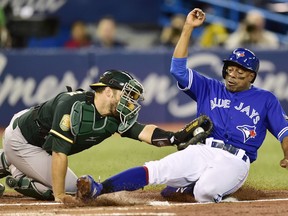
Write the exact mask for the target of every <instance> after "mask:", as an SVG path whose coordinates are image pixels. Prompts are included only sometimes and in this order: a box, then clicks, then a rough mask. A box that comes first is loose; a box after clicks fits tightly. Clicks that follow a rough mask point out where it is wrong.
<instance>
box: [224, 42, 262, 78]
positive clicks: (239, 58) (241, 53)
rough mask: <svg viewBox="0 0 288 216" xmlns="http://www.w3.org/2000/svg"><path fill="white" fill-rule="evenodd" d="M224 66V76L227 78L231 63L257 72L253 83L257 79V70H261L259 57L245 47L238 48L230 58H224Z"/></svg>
mask: <svg viewBox="0 0 288 216" xmlns="http://www.w3.org/2000/svg"><path fill="white" fill-rule="evenodd" d="M223 62H224V66H223V70H222V76H223V78H224V79H225V76H226V69H227V67H228V66H229V65H236V66H240V67H242V68H243V69H244V70H249V71H251V72H253V73H255V77H254V79H253V80H252V83H253V82H254V81H255V79H256V76H257V72H258V70H259V59H258V58H257V57H256V56H255V54H254V53H253V52H252V51H250V50H248V49H245V48H237V49H235V50H234V51H233V52H232V54H231V55H230V56H229V58H228V59H224V60H223Z"/></svg>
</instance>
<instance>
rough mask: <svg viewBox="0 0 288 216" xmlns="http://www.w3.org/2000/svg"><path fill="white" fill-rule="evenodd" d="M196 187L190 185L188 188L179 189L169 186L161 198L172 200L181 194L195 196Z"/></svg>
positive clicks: (162, 192)
mask: <svg viewBox="0 0 288 216" xmlns="http://www.w3.org/2000/svg"><path fill="white" fill-rule="evenodd" d="M194 185H195V184H190V185H188V186H187V187H179V188H176V187H171V186H167V187H166V188H164V189H163V190H162V191H161V196H162V197H164V198H170V197H173V196H175V195H181V194H183V195H191V196H193V190H194Z"/></svg>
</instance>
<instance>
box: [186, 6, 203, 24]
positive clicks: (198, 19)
mask: <svg viewBox="0 0 288 216" xmlns="http://www.w3.org/2000/svg"><path fill="white" fill-rule="evenodd" d="M204 20H205V13H204V12H203V11H202V10H201V9H199V8H194V9H193V10H192V11H191V12H190V13H189V14H188V15H187V18H186V24H188V25H190V26H192V27H198V26H200V25H202V23H203V22H204Z"/></svg>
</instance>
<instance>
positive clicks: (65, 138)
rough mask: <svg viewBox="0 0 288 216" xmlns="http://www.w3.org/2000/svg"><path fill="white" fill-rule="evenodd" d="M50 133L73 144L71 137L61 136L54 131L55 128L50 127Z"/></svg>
mask: <svg viewBox="0 0 288 216" xmlns="http://www.w3.org/2000/svg"><path fill="white" fill-rule="evenodd" d="M50 133H51V134H55V135H56V136H58V137H60V138H61V139H63V140H65V141H67V142H69V143H71V144H73V140H71V139H69V138H67V137H65V136H63V135H62V134H60V133H58V132H57V131H55V130H52V129H51V130H50Z"/></svg>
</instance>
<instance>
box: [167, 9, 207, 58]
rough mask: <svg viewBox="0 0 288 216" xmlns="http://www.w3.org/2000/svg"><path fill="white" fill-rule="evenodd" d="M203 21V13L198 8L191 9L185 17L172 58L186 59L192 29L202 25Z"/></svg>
mask: <svg viewBox="0 0 288 216" xmlns="http://www.w3.org/2000/svg"><path fill="white" fill-rule="evenodd" d="M204 20H205V13H204V12H203V11H202V10H201V9H199V8H195V9H193V10H192V11H191V12H190V13H189V14H188V15H187V17H186V21H185V24H184V26H183V29H182V33H181V36H180V39H179V41H178V43H177V45H176V47H175V50H174V53H173V57H175V58H186V57H187V56H188V46H189V41H190V37H191V34H192V32H193V29H194V28H195V27H198V26H200V25H202V24H203V22H204Z"/></svg>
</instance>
